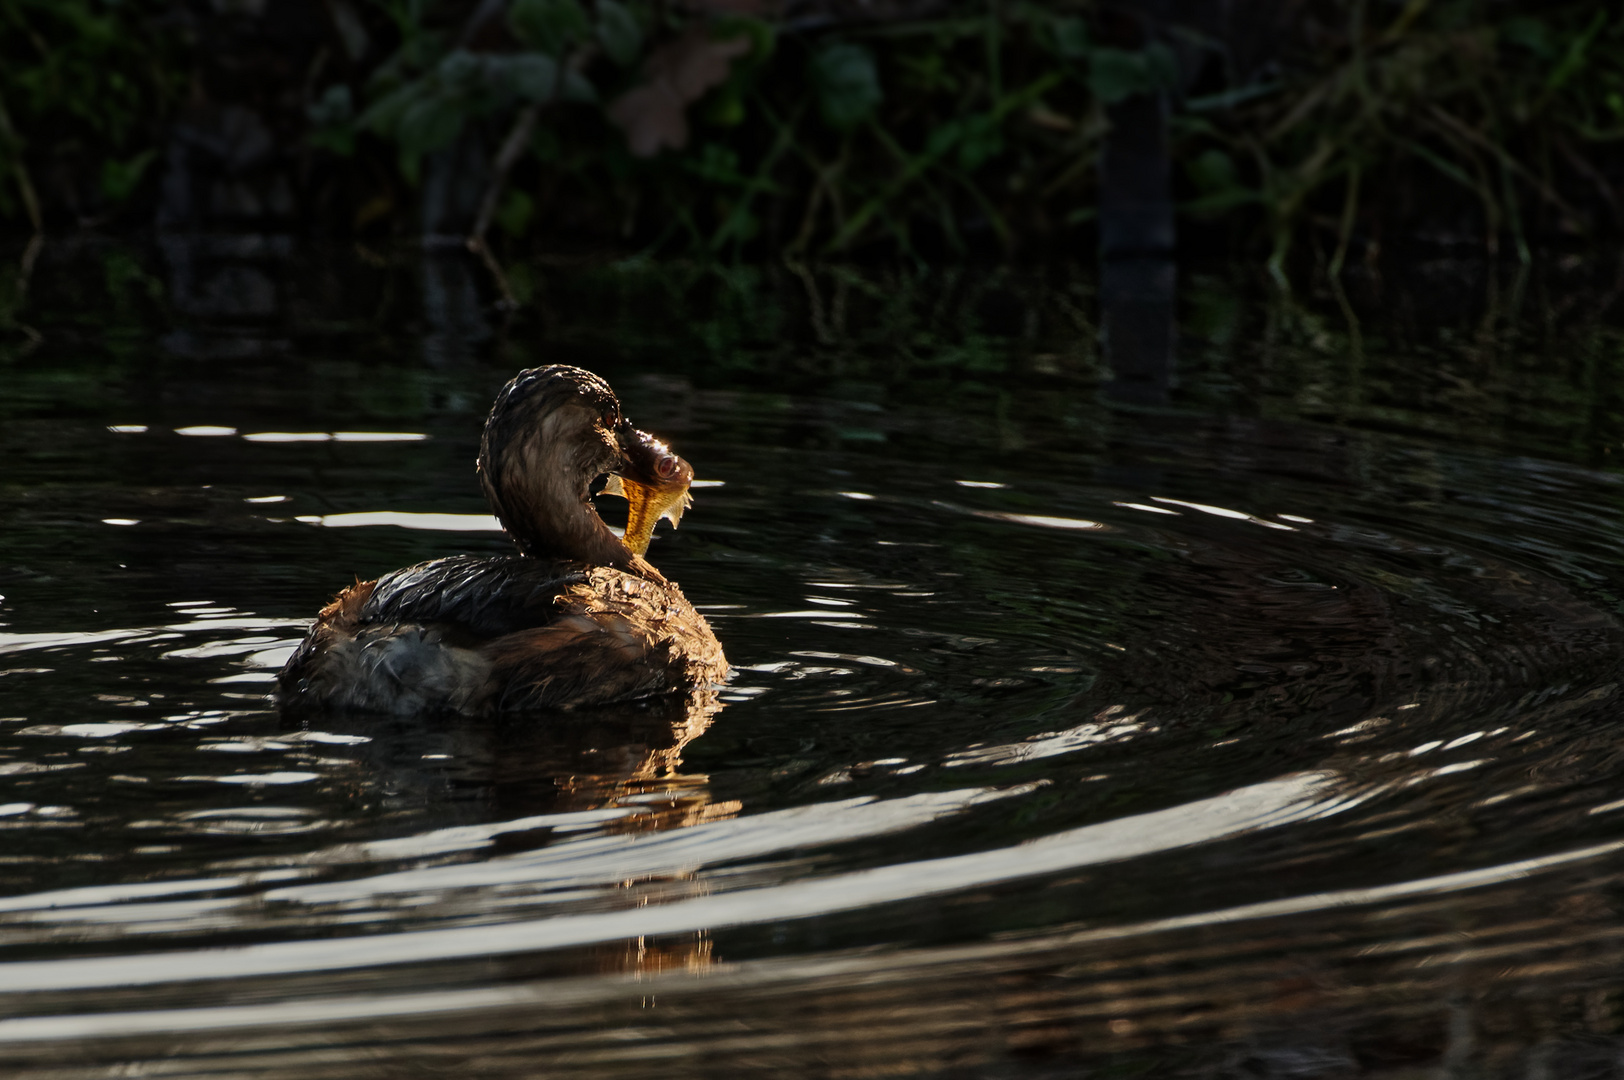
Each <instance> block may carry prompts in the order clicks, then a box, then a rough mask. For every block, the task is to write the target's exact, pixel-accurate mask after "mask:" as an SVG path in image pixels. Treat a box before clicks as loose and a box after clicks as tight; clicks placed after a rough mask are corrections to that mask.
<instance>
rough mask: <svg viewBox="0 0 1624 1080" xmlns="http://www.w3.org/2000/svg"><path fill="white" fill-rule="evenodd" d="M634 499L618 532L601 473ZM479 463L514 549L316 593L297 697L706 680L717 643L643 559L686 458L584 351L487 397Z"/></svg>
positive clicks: (514, 699)
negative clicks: (629, 406) (611, 523)
mask: <svg viewBox="0 0 1624 1080" xmlns="http://www.w3.org/2000/svg"><path fill="white" fill-rule="evenodd" d="M606 473H607V474H609V483H608V484H607V485H606V486H605V490H606V491H608V492H611V493H613V494H618V495H623V496H624V497H625V498H626V499H627V501H628V503H629V504H630V507H631V511H630V515H629V517H628V521H627V527H626V535H625V539H624V540H622V539H621V538H619V537H617V536H615V534H614V533H613V532H611V531H610V530H609V527H608V526H607V525H605V524H604V523H603V519H602V518H600V517H599V516H598V514H597V511H596V510H595V509H593V506H592V497H591V485H592V483H593V481H594V480H595V479H597V478H599V477H602V476H604V475H605V474H606ZM479 478H480V482H481V484H482V485H483V487H484V489H485V497H486V498H487V499H488V500H489V501H490V504H491V509H492V510H493V511H494V512H495V514H496V517H497V519H498V520H499V521H500V522H501V523H502V527H503V528H504V529H505V530H506V531H507V534H508V536H509V537H510V538H511V539H512V540H513V542H514V543H515V544H516V545H517V546H518V549H519V554H518V555H509V556H502V557H497V558H477V557H475V556H471V555H453V556H451V557H449V558H444V559H435V560H434V561H432V562H426V563H420V564H419V565H417V566H409V567H407V568H406V569H404V570H396V571H395V572H394V573H391V574H385V575H384V576H383V577H381V578H378V579H377V580H376V581H364V582H360V583H358V584H355V585H352V586H351V587H349V588H347V589H345V590H344V591H343V592H341V593H339V594H338V596H337V597H335V598H334V599H333V601H332V603H330V604H328V605H327V606H326V607H324V608H323V609H322V610H321V614H320V615H319V616H318V617H317V619H316V622H315V625H314V626H312V627H311V628H310V632H309V634H308V635H306V637H305V640H304V643H303V644H301V645H300V646H299V648H298V650H297V651H296V652H294V654H293V656H292V657H290V658H289V659H288V662H287V665H286V666H285V667H283V668H282V671H281V673H280V674H279V675H278V676H277V682H278V687H279V689H278V698H279V699H280V701H281V702H282V704H284V705H286V706H293V707H305V706H309V707H319V708H336V709H357V710H365V711H373V712H419V711H450V712H457V713H468V714H488V713H497V712H514V711H521V710H532V709H549V708H569V707H572V706H579V705H597V704H605V703H608V702H615V701H627V700H631V699H635V698H645V697H651V696H654V695H658V694H665V693H668V692H677V691H690V690H695V689H702V688H704V687H706V686H708V685H709V684H710V683H713V682H719V681H720V680H721V679H722V678H724V677H725V676H726V674H727V661H726V659H725V658H724V657H723V656H722V647H721V645H720V644H719V643H718V642H717V640H716V636H715V635H714V634H712V633H711V629H710V627H709V626H708V625H707V624H706V622H705V620H704V618H703V617H702V616H701V615H700V614H699V613H698V612H696V611H695V610H694V609H693V605H691V604H689V603H688V600H687V598H686V597H684V596H683V595H682V590H681V589H679V588H677V586H676V585H674V584H673V583H671V582H669V581H667V580H666V579H665V578H664V577H663V576H662V575H661V574H660V572H659V571H658V570H656V569H655V568H654V567H653V566H650V565H649V564H648V562H647V561H645V560H644V558H643V554H644V553H645V552H646V551H647V549H648V541H649V536H650V534H651V533H652V532H653V529H654V523H655V521H656V519H657V518H660V517H667V518H669V519H670V520H671V521H672V523H673V524H675V523H676V521H677V519H678V518H679V517H680V516H681V513H682V509H683V508H684V507H686V506H687V505H688V502H689V497H688V485H689V483H690V482H691V481H692V480H693V469H692V468H691V467H690V466H689V465H688V463H687V462H686V461H683V460H682V459H681V458H679V457H677V456H676V455H675V454H673V453H671V451H670V450H668V449H667V448H666V446H665V445H664V444H663V443H661V442H659V441H658V440H656V439H655V438H653V437H652V436H650V435H648V434H647V433H646V432H642V431H639V430H638V429H636V428H634V427H633V426H632V425H631V424H630V423H629V422H628V421H627V420H626V419H625V418H624V417H623V416H622V415H621V411H620V402H619V400H618V399H616V397H615V394H614V391H612V390H611V389H609V385H608V384H607V383H605V382H604V381H603V380H602V379H600V378H598V377H597V376H596V375H594V374H592V373H591V372H589V371H584V370H582V369H581V368H576V367H567V366H564V365H554V366H552V367H543V368H531V369H530V370H528V371H521V372H520V373H519V374H518V375H517V376H515V377H514V378H513V380H512V381H511V382H509V383H508V384H507V385H506V386H505V387H503V388H502V391H501V393H499V394H498V395H497V396H496V403H495V404H494V405H492V406H491V414H490V416H489V418H488V419H487V420H486V421H485V433H484V436H483V437H482V438H481V439H480V445H479Z"/></svg>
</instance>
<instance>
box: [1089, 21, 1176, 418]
mask: <svg viewBox="0 0 1624 1080" xmlns="http://www.w3.org/2000/svg"><path fill="white" fill-rule="evenodd" d="M1170 8H1171V0H1149V2H1146V3H1143V4H1140V5H1138V6H1137V7H1136V8H1134V9H1133V10H1132V11H1131V12H1130V11H1126V10H1122V11H1118V12H1116V13H1114V14H1113V15H1110V16H1108V17H1107V20H1106V26H1105V29H1106V32H1107V34H1108V36H1109V38H1110V39H1112V44H1114V45H1117V46H1118V47H1121V48H1127V49H1144V48H1146V47H1147V46H1149V45H1150V44H1151V43H1152V42H1154V41H1156V40H1157V38H1158V32H1159V30H1160V28H1161V26H1162V25H1164V24H1165V21H1166V19H1167V17H1168V16H1169V15H1170V14H1171V11H1170ZM1168 108H1169V106H1168V91H1167V89H1166V88H1162V89H1158V90H1155V91H1152V92H1150V93H1145V94H1136V95H1134V96H1133V97H1129V98H1126V99H1124V100H1122V101H1119V102H1117V103H1115V104H1113V105H1111V106H1109V107H1108V109H1107V117H1108V118H1109V120H1110V122H1111V130H1110V133H1109V134H1108V135H1107V136H1106V138H1105V144H1104V146H1103V148H1102V149H1101V151H1100V208H1099V209H1100V212H1099V223H1100V226H1099V227H1100V328H1101V336H1102V338H1103V347H1104V350H1105V358H1106V362H1107V363H1108V364H1109V365H1110V367H1111V372H1112V381H1111V383H1110V384H1109V385H1108V386H1107V387H1106V394H1107V396H1109V397H1110V398H1112V399H1114V400H1117V401H1123V402H1129V403H1132V404H1137V405H1161V404H1165V403H1166V402H1167V399H1168V393H1169V391H1170V389H1171V388H1172V383H1173V367H1174V345H1175V337H1176V327H1175V313H1174V299H1175V286H1176V283H1177V272H1176V268H1175V265H1174V263H1173V248H1174V243H1175V240H1176V235H1175V232H1174V225H1173V191H1172V162H1171V160H1170V158H1169V157H1168V145H1167V142H1168V136H1167V118H1168Z"/></svg>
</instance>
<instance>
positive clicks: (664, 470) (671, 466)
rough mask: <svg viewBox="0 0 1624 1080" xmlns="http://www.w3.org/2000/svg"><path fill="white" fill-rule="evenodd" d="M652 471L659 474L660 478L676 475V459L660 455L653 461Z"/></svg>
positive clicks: (669, 477) (664, 478)
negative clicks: (658, 458)
mask: <svg viewBox="0 0 1624 1080" xmlns="http://www.w3.org/2000/svg"><path fill="white" fill-rule="evenodd" d="M654 471H655V472H657V473H659V474H660V479H661V480H669V479H671V478H672V477H673V476H675V475H677V459H676V458H674V457H662V458H661V459H660V460H659V461H657V462H655V463H654Z"/></svg>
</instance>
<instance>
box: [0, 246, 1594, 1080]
mask: <svg viewBox="0 0 1624 1080" xmlns="http://www.w3.org/2000/svg"><path fill="white" fill-rule="evenodd" d="M479 275H480V270H479V267H478V265H477V264H476V263H472V262H470V261H468V260H465V259H463V258H462V257H460V256H457V255H455V254H443V253H435V252H429V253H426V254H425V253H422V252H416V253H379V252H374V251H370V250H366V249H353V250H352V249H330V248H320V247H309V246H293V245H289V244H284V243H282V242H280V241H277V240H274V239H263V238H253V237H243V238H214V239H204V240H181V239H170V240H166V241H164V242H162V243H159V244H155V245H153V246H150V247H143V246H118V245H102V244H93V243H88V242H87V243H82V244H78V245H74V246H67V245H64V246H60V247H53V248H48V249H47V251H46V254H45V256H44V258H43V259H42V260H41V263H40V266H39V269H38V271H37V273H36V277H35V280H34V281H33V283H32V294H31V300H30V307H29V308H28V309H27V318H26V320H25V321H26V322H27V323H28V325H29V327H30V329H31V330H32V331H33V332H34V333H35V334H37V336H38V337H39V339H40V340H39V341H38V342H33V341H32V340H31V339H30V338H29V337H27V336H26V335H25V336H22V337H18V338H15V339H12V340H9V341H8V343H7V344H6V345H5V347H4V351H3V352H0V461H3V462H4V465H3V467H0V522H3V523H4V528H3V530H0V593H3V594H4V599H3V600H0V1061H3V1062H6V1063H7V1070H6V1075H8V1076H17V1077H32V1078H46V1077H50V1078H59V1077H70V1076H71V1077H80V1076H115V1075H118V1076H124V1075H132V1070H135V1071H139V1072H140V1074H141V1075H146V1076H175V1077H180V1076H224V1075H229V1076H233V1077H256V1078H258V1077H282V1076H287V1077H293V1076H298V1077H333V1078H360V1077H379V1078H383V1077H389V1078H393V1077H401V1076H415V1075H426V1074H431V1073H432V1074H439V1075H458V1076H467V1075H480V1076H514V1077H518V1076H534V1075H549V1076H553V1075H557V1076H594V1077H600V1076H603V1077H607V1076H622V1075H624V1076H631V1075H637V1076H648V1075H655V1076H705V1077H712V1076H728V1075H742V1074H745V1073H757V1074H760V1073H766V1074H769V1075H781V1076H818V1077H823V1076H829V1077H834V1076H841V1077H847V1076H851V1077H857V1076H880V1075H887V1076H891V1075H942V1076H964V1077H970V1076H976V1077H980V1076H998V1077H1004V1076H1007V1077H1022V1078H1024V1077H1046V1076H1081V1075H1109V1076H1116V1075H1122V1076H1131V1075H1155V1076H1173V1075H1194V1076H1213V1077H1218V1076H1224V1077H1229V1076H1235V1077H1321V1076H1323V1077H1336V1076H1351V1075H1374V1076H1390V1077H1399V1076H1422V1075H1427V1076H1433V1075H1449V1076H1496V1077H1498V1076H1507V1077H1511V1076H1515V1077H1556V1076H1563V1077H1569V1076H1597V1077H1600V1076H1612V1075H1614V1074H1615V1072H1616V1070H1617V1069H1618V1068H1619V1066H1618V1062H1619V1061H1620V1060H1621V1055H1624V1041H1621V1040H1620V1038H1619V1032H1620V1025H1621V1024H1624V998H1621V996H1620V992H1621V989H1624V968H1621V966H1620V961H1621V959H1624V923H1621V920H1620V918H1619V913H1618V906H1619V904H1620V903H1621V902H1624V898H1621V896H1620V888H1621V885H1624V783H1621V778H1624V777H1621V773H1624V735H1621V734H1620V733H1619V712H1620V709H1619V704H1618V703H1619V690H1618V685H1617V680H1618V674H1617V672H1618V669H1619V666H1620V661H1621V660H1624V628H1621V623H1620V602H1619V597H1618V585H1619V582H1620V581H1621V579H1624V555H1621V550H1624V548H1621V544H1624V513H1621V509H1624V482H1621V478H1620V476H1619V474H1618V473H1617V472H1615V471H1612V470H1611V468H1610V465H1611V462H1612V461H1613V459H1614V457H1615V455H1616V453H1617V452H1618V451H1619V447H1620V445H1621V440H1624V427H1621V418H1624V402H1621V400H1620V394H1619V387H1620V386H1621V385H1624V383H1621V381H1620V375H1621V374H1624V372H1621V370H1620V369H1621V368H1624V347H1621V346H1624V333H1621V331H1620V330H1619V328H1618V321H1619V319H1618V315H1619V313H1618V310H1617V308H1618V298H1619V296H1620V290H1621V282H1624V278H1621V277H1620V276H1619V269H1618V267H1616V266H1614V265H1613V264H1612V263H1599V262H1593V261H1580V260H1574V261H1573V262H1572V263H1571V264H1569V265H1550V266H1545V267H1541V268H1538V269H1534V270H1517V269H1515V268H1512V269H1506V268H1503V267H1495V266H1493V265H1489V264H1484V263H1481V262H1478V261H1474V260H1438V261H1434V262H1427V263H1420V264H1417V265H1416V266H1414V267H1413V268H1412V269H1411V270H1410V271H1409V272H1408V273H1407V276H1406V277H1404V278H1402V279H1395V278H1388V279H1380V278H1375V277H1366V278H1360V279H1358V280H1357V282H1356V285H1355V286H1354V287H1353V288H1351V289H1350V291H1349V292H1348V293H1347V294H1323V295H1322V294H1316V293H1312V292H1310V293H1305V294H1299V295H1291V294H1283V293H1281V292H1279V291H1278V290H1277V289H1275V288H1274V287H1273V286H1271V285H1269V284H1268V283H1267V280H1266V279H1264V278H1261V277H1260V276H1259V275H1257V274H1256V273H1255V272H1254V271H1253V270H1251V269H1249V268H1244V267H1226V266H1217V267H1206V268H1202V267H1185V268H1183V269H1182V270H1181V271H1180V274H1179V276H1178V283H1177V294H1176V300H1175V299H1172V298H1171V297H1170V296H1169V295H1166V294H1164V295H1162V298H1161V300H1160V301H1159V302H1146V303H1139V307H1137V308H1135V307H1133V304H1132V303H1130V304H1129V305H1128V306H1127V307H1126V308H1124V307H1122V306H1121V303H1120V301H1121V300H1122V298H1123V295H1124V294H1123V292H1122V289H1123V286H1122V284H1121V282H1120V281H1119V282H1117V283H1115V284H1114V285H1113V283H1112V282H1111V281H1109V280H1108V281H1107V282H1105V283H1104V285H1101V284H1100V283H1099V282H1098V281H1097V279H1096V277H1095V276H1094V274H1093V272H1092V271H1083V270H1078V269H1071V268H1066V267H1052V268H1047V269H1033V270H993V269H980V268H960V269H953V270H943V269H932V270H902V271H882V270H875V269H863V268H835V269H829V268H820V269H815V270H814V269H807V268H802V267H797V266H792V265H791V266H782V267H775V268H769V269H751V268H735V269H715V268H700V267H691V266H683V265H672V264H646V263H643V264H638V263H633V264H623V265H619V266H603V265H590V264H565V263H554V264H534V265H530V266H521V267H517V268H516V269H515V271H514V273H513V275H512V280H513V282H514V286H515V291H516V292H517V293H518V294H519V295H520V298H521V300H522V307H521V308H520V309H519V310H518V311H517V312H514V313H509V314H504V313H502V312H500V311H498V310H496V309H495V308H494V307H492V306H491V304H490V303H489V299H490V298H489V296H488V295H487V293H488V287H487V285H486V284H485V283H484V281H483V279H482V278H481V277H480V276H479ZM1171 280H1172V279H1171V278H1169V279H1168V281H1169V282H1171ZM1130 284H1131V283H1130ZM1113 289H1115V290H1117V291H1116V292H1113ZM1127 295H1128V299H1129V300H1130V301H1133V302H1136V303H1137V302H1139V300H1142V299H1143V298H1142V296H1140V294H1137V293H1134V292H1133V290H1132V288H1128V290H1127ZM1136 297H1139V300H1136V299H1135V298H1136ZM1102 300H1103V303H1102ZM1157 303H1161V304H1164V305H1168V306H1165V307H1158V306H1157ZM1102 307H1103V308H1104V314H1103V316H1102ZM1102 319H1103V327H1102ZM1158 319H1160V320H1161V321H1160V322H1158V321H1157V320H1158ZM1170 320H1171V321H1170ZM1158 326H1159V327H1160V329H1159V330H1158V329H1157V328H1158ZM1102 329H1103V334H1102ZM1158 333H1159V334H1160V335H1161V336H1160V337H1159V338H1158V336H1157V335H1158ZM1102 340H1103V342H1104V344H1103V346H1102ZM1147 341H1148V342H1149V345H1147ZM1158 341H1162V342H1163V344H1164V345H1165V346H1166V348H1165V349H1163V345H1158V344H1156V342H1158ZM1147 348H1150V349H1151V351H1152V352H1155V351H1156V350H1158V349H1161V350H1162V351H1161V352H1157V353H1156V355H1155V356H1153V357H1151V360H1150V361H1149V362H1143V363H1141V362H1140V361H1143V360H1144V350H1145V349H1147ZM1135 349H1137V350H1139V352H1138V353H1136V354H1134V356H1136V357H1137V360H1133V358H1132V357H1130V360H1133V362H1132V363H1127V362H1123V361H1122V360H1121V358H1122V357H1123V356H1125V355H1127V353H1128V352H1130V351H1131V350H1135ZM1113 357H1114V358H1115V359H1116V366H1117V368H1118V370H1128V369H1129V368H1130V367H1131V368H1132V369H1133V370H1134V372H1135V373H1136V374H1135V375H1134V378H1133V379H1127V378H1119V379H1117V380H1116V381H1115V382H1112V381H1111V380H1109V379H1108V378H1107V377H1106V373H1107V371H1108V367H1107V362H1108V361H1111V360H1113ZM1158 357H1159V358H1160V359H1159V360H1158V359H1157V358H1158ZM559 361H566V362H571V363H578V364H582V365H584V366H587V367H591V368H593V369H594V370H597V371H599V372H600V373H601V374H603V375H605V376H606V377H607V378H609V380H610V381H611V382H612V383H613V385H615V386H616V388H617V389H618V390H619V391H620V393H621V396H622V399H623V401H624V403H625V405H626V408H627V411H628V413H629V415H631V416H632V417H633V418H634V419H635V420H636V421H637V422H638V423H639V424H640V425H642V426H644V427H646V428H648V429H650V430H652V431H654V432H656V433H658V434H660V435H662V436H665V437H667V438H669V439H670V441H671V442H672V443H673V444H674V445H675V446H676V448H677V449H678V450H679V451H680V452H681V453H682V454H683V455H684V456H685V457H687V458H688V459H689V460H690V461H691V462H693V464H694V466H695V468H696V470H697V474H698V477H699V478H700V481H701V482H702V483H701V484H700V485H699V486H697V487H696V489H695V495H696V503H695V506H694V508H693V510H692V511H691V512H690V514H689V516H688V517H686V518H685V519H684V521H683V525H682V528H681V530H680V531H678V532H675V533H664V534H662V535H661V536H660V537H659V538H658V539H657V540H656V542H655V546H654V548H653V550H652V553H651V558H652V559H653V561H654V562H655V563H656V564H657V565H658V566H660V567H661V569H662V570H663V571H665V572H666V573H667V574H668V575H670V576H672V577H673V578H675V579H676V580H678V581H680V582H681V583H682V585H683V588H684V589H685V591H686V592H687V594H688V595H689V597H690V598H691V599H692V600H693V601H694V603H695V604H696V605H698V606H699V607H700V608H701V610H703V611H705V612H706V613H707V615H708V616H709V617H710V618H711V619H712V620H713V624H714V626H715V628H716V630H717V633H718V635H719V636H720V637H721V639H722V641H723V642H724V644H725V646H726V648H727V652H728V655H729V658H730V660H731V661H732V663H733V664H734V666H735V668H736V674H735V677H734V678H733V680H732V681H731V682H730V683H729V684H728V685H727V687H726V688H725V689H723V690H722V691H721V693H720V699H719V702H718V706H719V707H718V708H715V709H693V710H686V711H685V710H683V709H679V708H676V707H671V706H643V707H637V708H628V709H622V710H612V711H607V712H605V713H602V714H580V715H572V716H567V717H566V716H543V717H534V718H516V719H513V720H508V721H503V722H500V723H480V722H469V721H452V720H445V719H427V718H423V719H411V718H405V719H403V718H380V717H368V716H359V715H335V716H330V717H323V718H316V719H306V720H287V719H284V718H282V717H281V716H279V715H278V713H277V711H276V710H275V708H274V707H273V706H272V705H271V704H270V703H269V701H268V699H267V697H266V693H267V691H268V689H269V687H270V684H271V679H272V675H273V672H274V671H275V669H276V667H277V666H278V665H279V664H280V663H281V661H282V659H283V658H284V657H285V656H286V654H287V652H288V650H289V649H291V648H292V646H293V644H294V643H295V642H296V640H297V639H298V637H299V636H300V635H301V633H302V630H303V627H304V625H305V624H306V621H307V620H308V619H309V617H310V616H311V615H312V613H313V612H314V611H315V609H316V608H317V607H319V606H320V604H321V603H322V602H324V601H325V600H326V599H327V598H328V597H329V596H330V595H331V594H332V593H333V592H334V591H336V590H337V589H338V588H340V587H342V586H343V585H345V584H347V583H349V582H350V581H352V580H353V579H354V578H355V577H356V576H359V577H362V578H366V577H371V576H374V575H376V574H378V573H381V572H383V571H387V570H390V569H393V568H395V567H398V566H402V565H405V564H408V563H410V562H413V561H416V560H420V559H426V558H430V557H434V556H437V555H441V554H446V553H451V552H457V551H474V552H490V553H496V552H500V551H503V550H504V542H503V540H502V538H501V537H500V535H499V534H498V533H495V532H493V531H491V525H490V522H489V520H488V519H487V518H486V517H485V516H484V515H485V510H484V507H483V505H482V502H481V499H480V497H479V494H478V490H477V486H476V483H475V479H474V475H473V458H474V453H475V448H476V443H477V438H478V433H479V427H480V423H481V421H482V417H483V414H484V411H485V409H486V407H487V405H488V403H489V401H490V398H491V396H492V394H493V392H494V391H495V389H496V388H497V387H499V386H500V385H501V384H502V383H503V382H504V381H505V380H506V379H507V378H509V377H510V376H511V375H512V374H513V372H515V371H516V370H518V369H519V368H521V367H525V366H529V365H534V364H539V363H549V362H559ZM1163 361H1166V362H1165V363H1163ZM1135 365H1137V366H1135ZM604 509H605V514H606V516H607V515H612V514H613V512H614V510H613V508H612V507H611V506H609V505H607V504H606V506H605V508H604Z"/></svg>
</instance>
